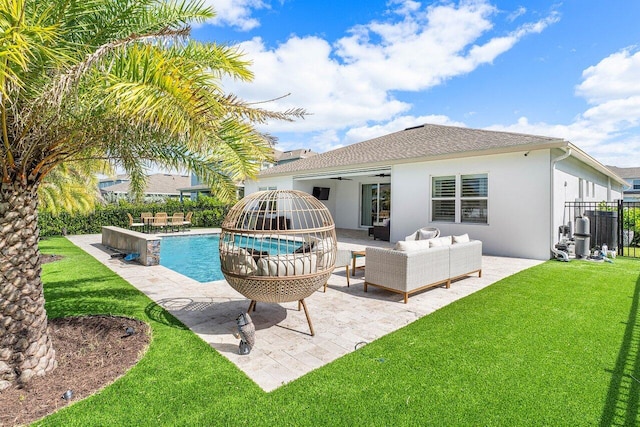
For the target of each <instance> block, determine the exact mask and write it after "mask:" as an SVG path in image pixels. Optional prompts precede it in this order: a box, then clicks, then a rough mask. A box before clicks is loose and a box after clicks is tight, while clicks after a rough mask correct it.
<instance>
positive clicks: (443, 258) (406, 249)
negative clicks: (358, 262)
mask: <svg viewBox="0 0 640 427" xmlns="http://www.w3.org/2000/svg"><path fill="white" fill-rule="evenodd" d="M473 273H478V276H479V277H482V242H481V241H479V240H469V237H468V236H467V235H466V234H465V235H462V236H445V237H437V238H433V239H426V240H411V241H400V242H398V243H397V244H396V246H395V248H394V249H385V248H374V247H367V248H366V273H365V282H364V291H365V292H367V287H368V286H376V287H379V288H382V289H386V290H389V291H392V292H396V293H399V294H402V295H404V303H405V304H406V303H407V301H408V299H409V295H410V294H412V293H414V292H418V291H421V290H423V289H427V288H431V287H434V286H442V285H444V286H446V287H447V288H449V287H450V286H451V281H452V280H454V279H458V278H461V277H464V276H467V275H469V274H473Z"/></svg>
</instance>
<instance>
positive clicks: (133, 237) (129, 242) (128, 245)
mask: <svg viewBox="0 0 640 427" xmlns="http://www.w3.org/2000/svg"><path fill="white" fill-rule="evenodd" d="M160 240H161V238H160V237H158V236H155V235H153V234H144V233H140V232H138V231H133V230H127V229H126V228H121V227H114V226H103V227H102V244H103V245H104V246H106V247H108V248H112V249H115V250H117V251H119V252H123V253H126V254H131V253H137V254H140V257H139V258H138V259H137V260H136V261H137V262H139V263H140V264H142V265H146V266H150V265H159V264H160Z"/></svg>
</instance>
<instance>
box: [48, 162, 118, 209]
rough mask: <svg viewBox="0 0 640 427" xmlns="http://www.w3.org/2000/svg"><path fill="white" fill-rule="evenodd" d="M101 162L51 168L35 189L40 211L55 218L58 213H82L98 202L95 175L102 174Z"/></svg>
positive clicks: (104, 166) (61, 165) (92, 207)
mask: <svg viewBox="0 0 640 427" xmlns="http://www.w3.org/2000/svg"><path fill="white" fill-rule="evenodd" d="M106 169H108V166H107V165H106V164H105V163H104V162H101V161H100V162H99V161H95V160H94V161H86V162H77V163H74V164H67V163H62V164H60V165H58V166H57V167H56V168H54V169H53V170H52V171H51V172H50V173H49V174H48V175H47V176H46V177H45V178H44V180H43V181H42V184H40V187H39V188H38V198H39V200H40V210H41V211H46V212H49V213H51V214H52V215H59V214H60V213H61V212H63V211H64V212H69V213H81V214H86V213H89V212H92V211H93V209H94V208H95V204H96V202H97V201H99V200H102V198H101V196H100V191H99V190H98V175H97V173H99V172H105V170H106Z"/></svg>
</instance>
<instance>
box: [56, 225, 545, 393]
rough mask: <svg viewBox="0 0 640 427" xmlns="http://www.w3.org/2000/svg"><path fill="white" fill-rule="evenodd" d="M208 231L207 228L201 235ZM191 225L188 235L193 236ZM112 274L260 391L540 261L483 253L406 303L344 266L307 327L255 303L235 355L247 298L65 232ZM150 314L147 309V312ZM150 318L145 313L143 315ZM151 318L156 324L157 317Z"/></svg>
mask: <svg viewBox="0 0 640 427" xmlns="http://www.w3.org/2000/svg"><path fill="white" fill-rule="evenodd" d="M211 231H213V232H215V231H216V230H209V232H211ZM195 232H196V231H195V230H194V231H193V232H191V233H190V234H195ZM68 239H69V240H70V241H71V242H73V243H74V244H75V245H77V246H78V247H80V248H82V249H83V250H85V251H86V252H88V253H89V254H91V255H92V256H94V257H95V258H96V259H98V260H99V261H100V262H102V263H103V264H105V265H106V266H107V267H109V268H110V269H111V270H112V271H114V272H115V273H116V274H118V275H120V276H121V277H122V278H124V279H125V280H127V281H128V282H129V283H131V284H132V285H133V286H135V287H136V288H137V289H139V290H140V291H142V292H144V293H145V294H146V295H147V296H148V297H149V298H151V299H152V300H153V301H155V302H156V303H157V304H158V305H159V306H161V307H163V308H164V309H166V310H167V311H169V312H170V313H171V314H173V315H174V316H175V317H176V318H178V319H179V320H180V321H181V322H182V323H184V324H185V325H186V326H187V327H189V328H190V329H191V330H192V331H193V332H195V333H196V334H198V336H200V337H201V338H202V339H203V340H204V341H205V342H207V343H209V344H210V345H211V346H212V347H213V348H215V349H216V350H217V351H218V352H220V353H221V354H222V355H223V356H225V357H227V358H228V359H229V360H230V361H231V362H233V363H234V364H236V365H237V366H238V368H240V369H241V370H242V371H243V372H245V373H246V375H247V376H249V377H250V378H251V379H252V380H253V381H255V382H256V383H257V384H258V385H259V386H260V387H262V388H263V389H264V390H265V391H271V390H274V389H276V388H277V387H279V386H281V385H283V384H285V383H287V382H290V381H293V380H295V379H296V378H298V377H300V376H302V375H304V374H306V373H307V372H310V371H312V370H314V369H316V368H319V367H321V366H323V365H325V364H327V363H329V362H331V361H333V360H335V359H337V358H339V357H341V356H343V355H345V354H347V353H349V352H351V351H354V350H355V349H356V347H359V346H362V345H366V343H369V342H371V341H373V340H375V339H377V338H380V337H382V336H384V335H386V334H388V333H390V332H393V331H395V330H397V329H399V328H401V327H403V326H405V325H407V324H409V323H411V322H413V321H414V320H416V319H418V318H420V317H422V316H425V315H427V314H429V313H432V312H434V311H435V310H437V309H439V308H441V307H443V306H445V305H447V304H450V303H451V302H453V301H455V300H458V299H460V298H463V297H465V296H467V295H469V294H472V293H473V292H476V291H478V290H480V289H482V288H484V287H486V286H489V285H491V284H492V283H495V282H496V281H498V280H500V279H502V278H504V277H507V276H510V275H512V274H514V273H517V272H518V271H521V270H524V269H526V268H529V267H532V266H534V265H537V264H540V263H541V261H537V260H529V259H518V258H502V257H492V256H483V259H482V262H483V266H482V277H481V278H479V277H478V276H477V274H476V275H473V276H469V277H467V278H465V279H462V280H458V281H455V282H453V283H452V284H451V288H450V289H445V288H444V287H439V288H433V289H430V290H426V291H424V292H420V293H417V294H414V295H412V296H411V297H410V298H409V302H408V304H403V303H402V298H403V297H402V295H400V294H395V293H391V292H388V291H384V290H382V289H378V288H374V287H370V288H369V290H368V292H367V293H365V292H364V291H363V286H362V284H363V281H364V280H363V279H364V277H363V272H362V270H359V271H358V272H357V273H356V277H351V278H350V280H351V286H350V287H347V282H346V277H345V270H344V269H343V268H340V269H337V270H336V271H335V272H334V274H332V275H331V278H330V280H329V286H328V289H327V292H326V293H324V292H322V290H320V291H318V292H315V293H314V294H313V295H312V296H310V297H309V298H307V299H306V300H305V301H306V302H307V307H308V309H309V312H310V316H311V319H312V322H313V326H314V329H315V336H310V335H309V326H308V324H307V320H306V318H305V315H304V312H303V311H298V310H297V308H298V307H297V303H296V302H292V303H286V304H267V303H258V306H257V310H256V311H255V312H252V313H251V317H252V319H253V323H254V324H255V327H256V344H255V346H254V348H253V349H252V351H251V353H250V354H248V355H244V356H242V355H239V354H238V343H239V339H237V338H236V337H235V336H234V334H235V333H236V332H237V327H236V321H235V319H236V317H237V316H238V315H239V314H240V313H242V312H244V311H246V309H247V308H248V306H249V300H247V299H246V298H245V297H243V296H242V295H240V294H239V293H237V292H236V291H235V290H233V289H232V288H231V287H230V286H229V285H228V284H227V283H226V281H224V280H220V281H215V282H209V283H199V282H197V281H195V280H193V279H190V278H188V277H185V276H183V275H181V274H179V273H176V272H174V271H172V270H170V269H168V268H165V267H163V266H153V267H144V266H142V265H139V264H136V263H130V262H125V261H123V260H122V259H117V258H111V257H110V255H109V252H107V251H106V250H105V248H104V247H103V246H102V245H101V243H100V242H101V236H100V235H98V234H92V235H79V236H68ZM338 241H339V243H338V247H340V248H345V249H353V250H358V249H364V248H365V247H366V246H374V245H375V246H391V245H390V244H389V243H388V242H380V241H373V240H368V239H367V237H366V234H365V235H362V237H360V234H359V233H352V232H348V231H343V232H342V233H341V232H339V233H338ZM150 311H153V310H150ZM150 314H151V315H152V316H153V313H150ZM158 320H159V321H162V318H161V316H158Z"/></svg>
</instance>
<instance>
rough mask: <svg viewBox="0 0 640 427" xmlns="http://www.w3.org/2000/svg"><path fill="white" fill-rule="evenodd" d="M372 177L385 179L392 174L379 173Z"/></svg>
mask: <svg viewBox="0 0 640 427" xmlns="http://www.w3.org/2000/svg"><path fill="white" fill-rule="evenodd" d="M372 176H379V177H380V178H384V177H387V176H391V174H390V173H379V174H377V175H372Z"/></svg>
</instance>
